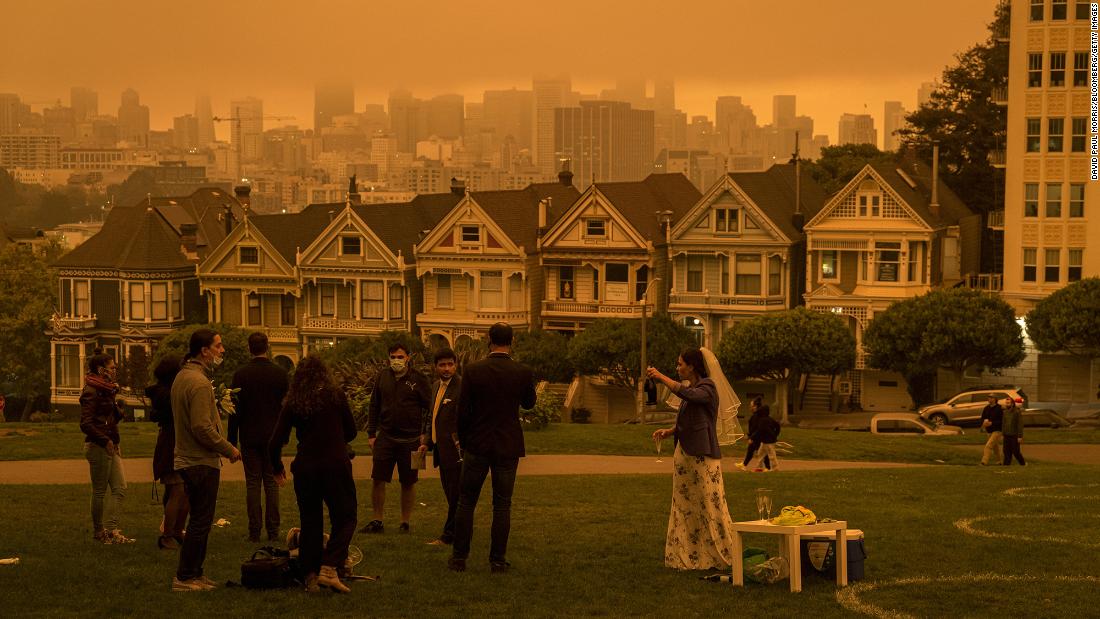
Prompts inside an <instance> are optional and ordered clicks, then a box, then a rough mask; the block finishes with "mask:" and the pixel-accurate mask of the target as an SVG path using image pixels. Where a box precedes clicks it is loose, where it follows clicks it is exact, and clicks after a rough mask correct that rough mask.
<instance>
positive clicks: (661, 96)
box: [653, 78, 676, 112]
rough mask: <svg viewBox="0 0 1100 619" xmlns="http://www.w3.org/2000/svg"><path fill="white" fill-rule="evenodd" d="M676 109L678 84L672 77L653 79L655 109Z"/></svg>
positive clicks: (666, 110) (662, 110)
mask: <svg viewBox="0 0 1100 619" xmlns="http://www.w3.org/2000/svg"><path fill="white" fill-rule="evenodd" d="M675 109H676V84H675V82H674V81H673V80H672V78H658V79H655V80H653V110H654V111H656V112H671V111H673V110H675Z"/></svg>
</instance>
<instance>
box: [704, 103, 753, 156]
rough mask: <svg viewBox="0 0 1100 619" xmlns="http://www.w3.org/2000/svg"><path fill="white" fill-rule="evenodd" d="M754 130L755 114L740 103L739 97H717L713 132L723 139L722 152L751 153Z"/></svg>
mask: <svg viewBox="0 0 1100 619" xmlns="http://www.w3.org/2000/svg"><path fill="white" fill-rule="evenodd" d="M756 129H757V125H756V114H753V112H752V108H750V107H749V106H747V105H744V104H743V103H741V97H734V96H724V97H718V99H717V101H715V104H714V130H715V131H716V132H718V133H720V134H721V135H722V137H723V144H722V151H723V152H727V153H738V154H742V153H750V152H752V151H753V140H754V136H753V133H754V132H755V131H756Z"/></svg>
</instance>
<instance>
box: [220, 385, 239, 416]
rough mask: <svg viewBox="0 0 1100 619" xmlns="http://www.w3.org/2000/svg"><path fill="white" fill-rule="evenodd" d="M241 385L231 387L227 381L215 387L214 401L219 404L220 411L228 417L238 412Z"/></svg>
mask: <svg viewBox="0 0 1100 619" xmlns="http://www.w3.org/2000/svg"><path fill="white" fill-rule="evenodd" d="M240 390H241V388H240V387H237V388H236V389H230V388H229V387H226V386H225V383H222V384H220V385H218V386H217V387H216V388H215V389H214V403H215V404H217V405H218V412H219V413H221V416H222V417H228V416H230V415H234V414H236V413H237V393H238V392H239V391H240Z"/></svg>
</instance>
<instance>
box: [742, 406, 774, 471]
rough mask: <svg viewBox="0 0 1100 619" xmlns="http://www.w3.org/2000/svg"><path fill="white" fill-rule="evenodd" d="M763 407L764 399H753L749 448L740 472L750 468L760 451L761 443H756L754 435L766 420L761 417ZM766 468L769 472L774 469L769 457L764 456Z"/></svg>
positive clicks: (746, 450)
mask: <svg viewBox="0 0 1100 619" xmlns="http://www.w3.org/2000/svg"><path fill="white" fill-rule="evenodd" d="M763 405H764V398H762V397H760V396H756V397H755V398H753V399H752V402H751V403H750V404H749V408H750V409H751V411H752V416H750V417H749V431H748V434H747V436H748V439H749V446H748V448H747V449H745V458H744V460H742V461H741V462H740V463H739V464H738V465H737V468H738V469H739V470H742V471H744V470H745V469H746V468H747V467H748V466H749V463H750V462H752V458H753V456H755V455H756V450H758V449H760V442H759V441H754V440H753V438H752V435H753V434H755V433H756V432H757V430H759V428H760V421H761V420H762V419H763V418H764V417H763V416H762V415H760V407H761V406H763ZM764 468H766V469H769V470H771V468H772V462H771V460H769V459H768V457H767V456H764ZM750 470H751V469H750Z"/></svg>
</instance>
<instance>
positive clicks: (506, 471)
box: [453, 451, 519, 563]
mask: <svg viewBox="0 0 1100 619" xmlns="http://www.w3.org/2000/svg"><path fill="white" fill-rule="evenodd" d="M518 467H519V458H504V459H491V458H487V457H485V456H479V455H476V454H472V453H470V452H468V451H467V452H463V454H462V481H461V482H460V483H461V490H460V491H459V495H458V510H457V511H456V512H455V540H454V550H453V554H454V557H455V558H456V559H465V558H466V557H468V556H470V542H471V540H472V539H473V536H474V509H475V508H477V500H478V498H479V497H480V496H481V487H482V485H484V484H485V476H486V475H488V474H489V473H490V472H492V475H493V526H492V529H491V533H490V539H491V541H490V544H489V561H490V562H491V563H498V562H504V557H505V555H506V554H507V552H508V533H509V532H510V531H511V528H512V490H513V488H515V485H516V469H517V468H518Z"/></svg>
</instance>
